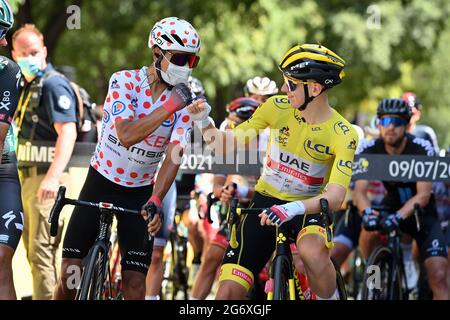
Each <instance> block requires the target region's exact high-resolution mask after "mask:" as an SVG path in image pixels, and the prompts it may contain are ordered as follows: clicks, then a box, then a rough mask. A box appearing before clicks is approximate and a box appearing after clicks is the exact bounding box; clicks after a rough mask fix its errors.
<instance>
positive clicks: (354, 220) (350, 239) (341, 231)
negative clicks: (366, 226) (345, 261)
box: [333, 213, 362, 249]
mask: <svg viewBox="0 0 450 320" xmlns="http://www.w3.org/2000/svg"><path fill="white" fill-rule="evenodd" d="M350 214H352V213H350ZM345 222H346V221H345V217H342V219H341V220H339V222H338V223H337V224H336V229H335V230H334V238H333V240H334V242H335V243H341V244H344V245H346V246H347V247H349V248H350V249H354V248H356V247H357V246H358V242H359V235H360V234H361V223H362V217H361V216H360V215H359V214H358V213H354V214H352V217H351V221H349V222H348V224H346V223H345Z"/></svg>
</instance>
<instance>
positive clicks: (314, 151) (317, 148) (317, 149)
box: [303, 139, 333, 161]
mask: <svg viewBox="0 0 450 320" xmlns="http://www.w3.org/2000/svg"><path fill="white" fill-rule="evenodd" d="M303 148H304V149H305V151H306V153H307V154H308V155H309V156H310V157H311V158H313V159H316V160H319V161H325V160H328V159H330V157H332V156H333V153H331V151H330V147H329V146H325V145H323V144H320V143H314V142H312V141H311V140H310V139H307V140H306V141H305V142H304V143H303Z"/></svg>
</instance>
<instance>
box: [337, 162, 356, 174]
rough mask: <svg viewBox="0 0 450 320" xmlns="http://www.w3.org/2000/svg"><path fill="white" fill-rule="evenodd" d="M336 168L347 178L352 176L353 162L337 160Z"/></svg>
mask: <svg viewBox="0 0 450 320" xmlns="http://www.w3.org/2000/svg"><path fill="white" fill-rule="evenodd" d="M336 168H337V169H338V170H339V171H340V172H342V173H343V174H345V175H346V176H348V177H351V176H352V168H353V162H352V161H350V160H347V161H346V160H342V159H341V160H339V161H338V163H337V164H336Z"/></svg>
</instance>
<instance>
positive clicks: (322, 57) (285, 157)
mask: <svg viewBox="0 0 450 320" xmlns="http://www.w3.org/2000/svg"><path fill="white" fill-rule="evenodd" d="M344 64H345V61H344V60H343V59H342V58H340V57H339V56H338V55H337V54H335V53H334V52H333V51H331V50H329V49H327V48H326V47H324V46H321V45H312V44H304V45H297V46H295V47H293V48H292V49H290V50H289V51H288V52H287V53H286V54H285V55H284V57H283V58H282V60H281V62H280V64H279V69H280V70H281V72H282V73H283V77H284V82H285V83H284V85H283V87H282V88H281V91H282V92H285V93H286V94H287V97H286V96H274V97H272V98H270V99H268V100H267V101H266V102H265V103H264V104H263V105H261V106H260V107H259V108H258V109H257V111H256V112H255V113H254V114H253V116H252V117H251V118H250V119H249V120H248V121H246V122H244V123H243V124H241V125H239V126H238V127H237V128H235V129H234V130H233V131H232V132H230V131H228V132H226V133H222V132H220V131H218V130H217V129H216V128H215V127H214V125H213V124H212V121H211V119H210V118H209V117H208V111H207V110H210V107H209V105H208V104H207V102H206V101H205V100H197V101H194V102H193V103H192V104H191V105H189V106H188V107H187V109H188V111H189V113H190V114H191V118H192V119H193V120H194V122H195V123H196V125H197V126H198V127H199V128H200V129H201V130H202V133H203V137H204V139H205V140H206V142H207V143H208V144H209V145H210V146H213V147H215V148H216V152H218V151H221V150H223V151H225V152H227V151H228V152H229V151H230V150H226V147H225V146H227V145H230V144H223V145H220V144H219V143H220V142H222V143H223V142H224V141H225V139H228V138H230V139H235V140H237V141H238V142H245V143H246V144H249V143H251V141H252V138H253V137H256V136H257V132H255V131H257V130H262V129H265V128H266V127H269V128H270V129H271V133H270V139H269V145H268V148H267V153H266V163H265V165H264V171H263V174H262V176H261V178H260V179H259V181H258V184H257V186H256V190H255V191H256V192H255V195H254V197H253V200H252V204H251V205H252V206H253V207H255V208H270V209H268V210H265V211H264V212H262V213H261V214H260V215H259V217H258V216H255V215H247V216H244V217H243V218H242V219H241V222H240V224H239V227H238V229H237V232H236V234H237V242H238V243H239V245H238V247H237V248H232V247H230V246H229V247H228V249H227V252H226V253H225V256H224V259H223V262H222V268H221V276H220V286H219V289H218V292H217V296H216V298H217V299H243V298H244V297H245V295H246V293H247V291H248V289H249V288H250V287H251V285H252V283H253V279H254V275H256V274H258V273H259V271H260V270H261V268H262V267H263V266H264V264H265V263H266V262H267V261H268V259H269V258H270V255H271V254H272V252H273V250H274V248H275V241H274V239H275V228H273V227H272V225H273V224H277V225H279V224H282V223H288V224H289V225H290V226H292V229H293V230H294V231H295V234H297V240H296V244H297V248H298V251H299V255H300V257H301V259H302V261H303V263H304V266H305V271H306V274H307V276H308V279H309V283H310V286H311V289H312V290H313V291H314V292H315V293H316V295H317V297H318V299H337V298H338V294H337V289H336V273H335V269H334V267H333V265H332V262H331V260H330V248H331V246H332V243H331V242H328V241H326V235H325V229H324V224H323V222H322V219H320V217H319V215H318V213H319V212H320V204H319V200H320V199H321V198H326V199H327V200H328V202H329V205H330V209H331V210H333V211H334V210H339V208H340V207H341V204H342V202H343V201H344V198H345V194H346V191H347V188H348V185H349V182H350V179H351V175H352V163H353V157H354V153H355V149H356V146H357V144H358V136H357V133H356V131H355V130H354V129H353V127H352V126H351V124H350V123H349V122H348V121H347V120H346V119H344V118H343V117H342V116H341V115H339V113H338V112H337V111H336V110H334V109H333V108H331V107H330V106H329V103H328V96H327V91H328V89H330V88H332V87H333V86H335V85H337V84H339V83H340V82H341V81H342V78H343V77H344V71H343V69H344Z"/></svg>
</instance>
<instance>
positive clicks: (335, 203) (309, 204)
mask: <svg viewBox="0 0 450 320" xmlns="http://www.w3.org/2000/svg"><path fill="white" fill-rule="evenodd" d="M346 193H347V189H346V188H344V187H343V186H341V185H339V184H335V183H330V184H328V186H327V190H326V191H325V192H324V193H321V194H320V195H317V196H315V197H312V198H309V199H306V200H302V202H303V205H304V206H305V213H317V212H320V210H321V208H320V199H322V198H325V199H327V200H328V206H329V208H330V210H331V211H338V210H340V208H341V206H342V203H343V202H344V199H345V194H346Z"/></svg>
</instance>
